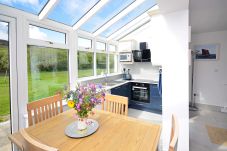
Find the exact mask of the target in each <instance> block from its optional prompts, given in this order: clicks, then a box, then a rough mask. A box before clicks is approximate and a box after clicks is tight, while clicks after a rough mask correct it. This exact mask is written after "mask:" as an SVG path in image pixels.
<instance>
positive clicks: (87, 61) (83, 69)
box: [78, 52, 94, 78]
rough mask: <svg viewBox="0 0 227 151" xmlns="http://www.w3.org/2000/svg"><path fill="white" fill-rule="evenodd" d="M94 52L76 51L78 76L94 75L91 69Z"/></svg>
mask: <svg viewBox="0 0 227 151" xmlns="http://www.w3.org/2000/svg"><path fill="white" fill-rule="evenodd" d="M93 64H94V53H92V52H78V77H79V78H82V77H89V76H93V75H94V70H93Z"/></svg>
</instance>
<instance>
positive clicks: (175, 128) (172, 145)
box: [169, 115, 179, 151]
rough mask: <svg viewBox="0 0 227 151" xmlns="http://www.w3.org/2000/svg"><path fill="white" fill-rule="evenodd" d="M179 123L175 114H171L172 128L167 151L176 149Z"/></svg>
mask: <svg viewBox="0 0 227 151" xmlns="http://www.w3.org/2000/svg"><path fill="white" fill-rule="evenodd" d="M178 135H179V124H178V120H177V118H176V116H175V115H172V128H171V137H170V144H169V151H176V150H177V144H178Z"/></svg>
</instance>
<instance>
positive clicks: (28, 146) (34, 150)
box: [20, 129, 58, 151]
mask: <svg viewBox="0 0 227 151" xmlns="http://www.w3.org/2000/svg"><path fill="white" fill-rule="evenodd" d="M20 134H21V135H22V137H23V149H24V151H58V149H57V148H54V147H50V146H48V145H45V144H42V143H40V142H38V141H36V140H35V139H33V138H32V137H30V136H29V134H28V133H27V132H26V131H25V130H24V129H21V130H20Z"/></svg>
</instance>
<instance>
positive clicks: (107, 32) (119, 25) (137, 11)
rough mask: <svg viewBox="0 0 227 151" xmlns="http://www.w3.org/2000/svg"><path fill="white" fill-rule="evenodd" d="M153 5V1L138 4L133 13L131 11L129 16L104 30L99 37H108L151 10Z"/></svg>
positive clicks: (147, 0)
mask: <svg viewBox="0 0 227 151" xmlns="http://www.w3.org/2000/svg"><path fill="white" fill-rule="evenodd" d="M154 5H156V1H155V0H146V1H144V2H143V3H142V4H140V5H139V6H138V7H137V8H135V9H134V10H133V11H131V12H130V13H129V14H127V15H126V16H124V17H123V18H121V19H120V20H119V21H117V22H116V23H114V24H113V25H112V26H110V27H109V28H108V29H106V30H105V31H104V32H102V33H101V34H100V35H101V36H103V37H109V36H110V35H111V34H113V33H114V32H116V31H117V30H118V29H120V28H122V27H123V26H125V25H126V24H128V23H129V22H131V21H132V20H134V19H135V18H136V17H138V16H140V15H142V14H143V13H144V12H146V11H147V10H149V9H150V8H152V7H153V6H154Z"/></svg>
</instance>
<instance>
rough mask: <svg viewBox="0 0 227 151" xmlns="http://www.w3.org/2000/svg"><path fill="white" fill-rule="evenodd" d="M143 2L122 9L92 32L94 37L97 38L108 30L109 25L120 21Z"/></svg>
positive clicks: (136, 2) (137, 0)
mask: <svg viewBox="0 0 227 151" xmlns="http://www.w3.org/2000/svg"><path fill="white" fill-rule="evenodd" d="M144 1H145V0H136V1H135V2H133V3H132V4H131V5H130V6H129V7H127V8H126V9H124V10H123V11H122V12H121V13H119V14H118V15H116V16H115V17H114V18H112V19H111V20H110V21H108V22H107V23H106V24H104V25H103V26H102V27H101V28H99V29H98V30H97V31H95V32H94V35H95V36H97V35H99V34H100V33H102V32H103V31H105V30H106V29H107V28H109V27H110V26H111V25H113V24H114V23H115V22H117V21H118V20H120V19H121V18H122V17H124V16H125V15H127V14H128V13H129V12H131V11H132V10H133V9H135V8H136V7H137V6H139V5H140V4H142V3H143V2H144Z"/></svg>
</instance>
